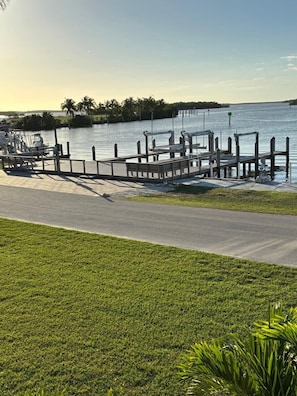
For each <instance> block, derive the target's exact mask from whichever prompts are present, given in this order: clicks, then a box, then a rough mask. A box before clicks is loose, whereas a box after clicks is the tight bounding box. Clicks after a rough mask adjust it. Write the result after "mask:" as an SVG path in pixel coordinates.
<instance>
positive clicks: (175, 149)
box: [143, 130, 185, 161]
mask: <svg viewBox="0 0 297 396" xmlns="http://www.w3.org/2000/svg"><path fill="white" fill-rule="evenodd" d="M143 134H144V136H145V153H146V158H147V161H148V157H149V153H150V152H153V153H156V154H166V153H169V154H170V157H171V158H174V156H175V153H184V151H185V150H184V144H183V142H182V139H180V142H179V143H178V144H176V143H174V131H171V130H169V131H161V132H148V131H144V132H143ZM157 135H169V139H168V144H165V145H157V144H156V139H153V140H152V146H151V147H149V137H150V136H152V137H153V136H157Z"/></svg>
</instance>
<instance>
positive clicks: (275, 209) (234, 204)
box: [131, 186, 297, 216]
mask: <svg viewBox="0 0 297 396" xmlns="http://www.w3.org/2000/svg"><path fill="white" fill-rule="evenodd" d="M131 199H133V200H137V201H149V202H156V203H164V204H167V205H183V206H195V207H202V208H214V209H228V210H237V211H245V212H258V213H272V214H283V215H284V214H285V215H294V216H296V215H297V194H296V193H292V192H278V191H255V190H244V189H235V188H221V187H195V186H178V187H176V188H175V189H174V191H171V192H167V193H164V194H158V195H154V196H139V197H133V198H131Z"/></svg>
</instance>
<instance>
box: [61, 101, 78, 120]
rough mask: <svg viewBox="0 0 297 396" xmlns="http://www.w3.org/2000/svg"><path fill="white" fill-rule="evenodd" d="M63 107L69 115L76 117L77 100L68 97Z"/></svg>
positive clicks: (62, 104)
mask: <svg viewBox="0 0 297 396" xmlns="http://www.w3.org/2000/svg"><path fill="white" fill-rule="evenodd" d="M61 109H62V110H63V111H66V114H67V115H70V116H71V117H74V115H75V111H76V105H75V101H74V100H73V99H69V98H66V99H65V100H64V102H63V103H61Z"/></svg>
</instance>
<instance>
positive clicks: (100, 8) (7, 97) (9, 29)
mask: <svg viewBox="0 0 297 396" xmlns="http://www.w3.org/2000/svg"><path fill="white" fill-rule="evenodd" d="M296 15H297V2H296V0H282V1H275V0H270V1H268V0H249V1H246V0H245V1H243V0H226V1H222V0H209V1H205V0H149V1H148V0H84V1H81V0H62V1H60V0H10V3H9V5H8V7H7V9H6V10H5V11H4V12H0V37H1V42H0V49H1V89H0V112H1V110H2V111H7V110H16V111H17V110H19V111H26V110H39V109H40V110H41V109H47V110H59V109H60V104H61V103H62V102H63V101H64V99H65V98H72V99H74V100H75V101H80V100H81V98H82V97H83V96H85V95H88V96H90V97H92V98H93V99H95V101H96V102H97V103H98V102H104V101H106V100H110V99H113V98H115V99H117V100H118V101H122V100H123V99H125V98H127V97H130V96H132V97H134V98H143V97H149V96H153V97H154V98H155V99H161V98H163V99H164V100H165V101H166V102H174V101H217V102H220V103H239V102H262V101H278V100H286V99H292V98H296V97H297V44H296V34H297V24H296Z"/></svg>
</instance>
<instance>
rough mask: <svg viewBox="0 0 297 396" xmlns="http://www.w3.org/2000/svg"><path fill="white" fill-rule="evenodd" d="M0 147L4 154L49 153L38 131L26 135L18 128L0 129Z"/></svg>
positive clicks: (43, 154)
mask: <svg viewBox="0 0 297 396" xmlns="http://www.w3.org/2000/svg"><path fill="white" fill-rule="evenodd" d="M0 148H1V149H2V153H3V154H4V155H7V154H18V155H23V156H33V157H35V156H36V157H41V156H45V155H47V154H48V153H49V146H48V145H47V144H45V143H44V140H43V137H42V135H41V133H39V132H36V133H33V134H30V135H27V134H26V133H24V132H23V131H19V130H10V131H0Z"/></svg>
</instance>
